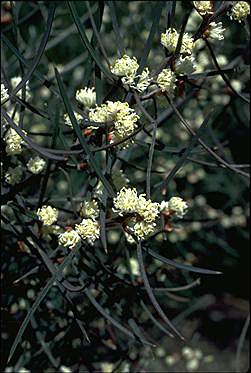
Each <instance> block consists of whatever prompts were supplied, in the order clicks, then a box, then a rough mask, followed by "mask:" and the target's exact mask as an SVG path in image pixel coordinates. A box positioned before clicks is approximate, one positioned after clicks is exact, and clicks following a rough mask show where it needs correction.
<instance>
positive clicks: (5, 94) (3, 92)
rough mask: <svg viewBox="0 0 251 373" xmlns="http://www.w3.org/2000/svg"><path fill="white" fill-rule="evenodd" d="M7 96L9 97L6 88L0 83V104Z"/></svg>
mask: <svg viewBox="0 0 251 373" xmlns="http://www.w3.org/2000/svg"><path fill="white" fill-rule="evenodd" d="M8 97H9V95H8V89H7V88H5V85H4V84H3V83H1V104H2V101H5V100H7V98H8Z"/></svg>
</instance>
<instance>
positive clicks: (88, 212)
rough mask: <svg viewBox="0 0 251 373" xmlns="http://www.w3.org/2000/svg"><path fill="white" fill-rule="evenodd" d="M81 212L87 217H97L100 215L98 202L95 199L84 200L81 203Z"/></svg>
mask: <svg viewBox="0 0 251 373" xmlns="http://www.w3.org/2000/svg"><path fill="white" fill-rule="evenodd" d="M80 214H81V216H84V217H85V218H91V219H96V218H97V217H98V216H99V208H98V203H97V201H95V199H92V200H90V201H84V202H83V203H81V205H80Z"/></svg>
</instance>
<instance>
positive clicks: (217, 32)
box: [204, 22, 226, 40]
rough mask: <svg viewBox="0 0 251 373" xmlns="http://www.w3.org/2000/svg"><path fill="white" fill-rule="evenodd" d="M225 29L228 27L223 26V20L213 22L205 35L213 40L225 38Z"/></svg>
mask: <svg viewBox="0 0 251 373" xmlns="http://www.w3.org/2000/svg"><path fill="white" fill-rule="evenodd" d="M225 30H226V29H225V28H223V27H222V22H211V23H210V24H209V26H208V30H207V31H206V32H205V34H204V35H205V36H206V37H207V38H209V39H212V40H223V39H224V31H225Z"/></svg>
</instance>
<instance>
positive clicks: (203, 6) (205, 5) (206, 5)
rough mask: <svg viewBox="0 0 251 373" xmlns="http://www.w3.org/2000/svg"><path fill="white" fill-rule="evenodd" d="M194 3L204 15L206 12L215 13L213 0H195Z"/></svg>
mask: <svg viewBox="0 0 251 373" xmlns="http://www.w3.org/2000/svg"><path fill="white" fill-rule="evenodd" d="M193 4H194V6H195V8H196V10H197V11H198V12H199V13H200V15H202V16H203V15H205V14H212V13H213V5H212V1H194V2H193Z"/></svg>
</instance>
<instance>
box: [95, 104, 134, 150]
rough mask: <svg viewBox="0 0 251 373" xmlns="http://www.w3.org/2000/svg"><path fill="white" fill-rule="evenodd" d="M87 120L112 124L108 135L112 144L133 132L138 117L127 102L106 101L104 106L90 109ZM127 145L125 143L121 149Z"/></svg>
mask: <svg viewBox="0 0 251 373" xmlns="http://www.w3.org/2000/svg"><path fill="white" fill-rule="evenodd" d="M89 119H90V120H91V121H93V122H113V127H112V131H111V133H110V135H111V143H114V142H117V141H121V140H123V139H124V138H125V137H127V136H129V135H131V134H132V133H133V132H134V131H135V129H136V128H137V121H138V119H139V116H138V115H137V114H136V112H135V111H134V110H133V109H131V108H130V107H129V105H128V103H127V102H120V101H116V102H112V101H107V103H106V104H102V105H101V106H96V108H94V109H90V112H89ZM128 145H129V142H125V143H123V144H122V148H125V147H128Z"/></svg>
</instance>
